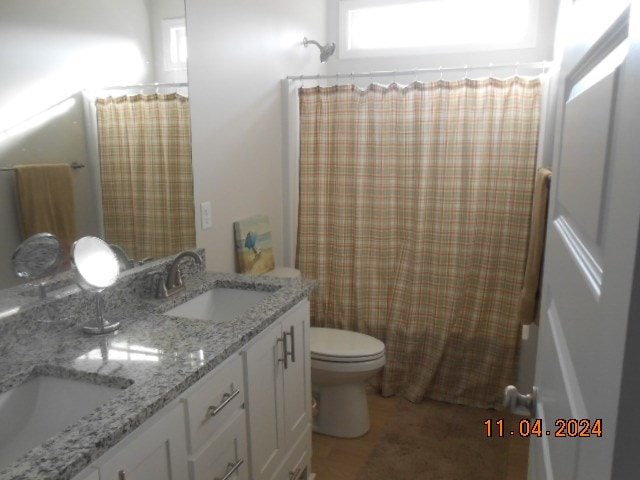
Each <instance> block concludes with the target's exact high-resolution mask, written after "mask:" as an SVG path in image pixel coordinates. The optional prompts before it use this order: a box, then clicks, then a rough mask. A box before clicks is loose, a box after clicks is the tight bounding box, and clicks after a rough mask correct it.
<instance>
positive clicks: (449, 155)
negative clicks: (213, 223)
mask: <svg viewBox="0 0 640 480" xmlns="http://www.w3.org/2000/svg"><path fill="white" fill-rule="evenodd" d="M299 94H300V131H301V133H300V205H299V226H298V244H297V245H298V246H297V264H298V267H299V268H300V269H301V270H302V272H303V275H304V276H305V277H309V278H315V279H317V280H318V281H319V288H318V289H317V291H316V292H315V293H314V295H313V297H312V322H313V324H314V325H316V326H326V327H336V328H343V329H350V330H357V331H360V332H363V333H366V334H370V335H373V336H374V337H377V338H379V339H380V340H382V341H384V343H385V345H386V355H387V365H386V367H385V368H384V370H383V372H382V375H381V380H380V381H381V384H380V387H381V391H382V394H383V395H392V394H399V395H403V396H404V397H406V398H408V399H409V400H412V401H420V400H422V399H423V398H432V399H436V400H443V401H449V402H454V403H462V404H467V405H473V406H482V407H499V406H500V405H501V402H502V391H503V389H504V387H505V386H506V385H507V384H509V383H514V380H515V376H516V372H517V362H518V355H519V333H520V323H519V321H518V319H517V318H516V307H517V302H518V295H519V291H520V289H521V287H522V282H523V276H524V268H525V262H526V255H527V242H528V234H529V222H530V212H531V205H532V194H533V184H534V176H535V167H536V154H537V140H538V126H539V105H540V96H541V88H540V81H539V80H538V79H533V80H527V79H523V78H521V77H514V78H510V79H505V80H500V79H494V78H491V79H483V80H470V79H465V80H460V81H455V82H444V81H439V82H434V83H427V84H423V83H413V84H411V85H409V86H408V87H405V88H401V87H399V86H397V85H395V84H392V85H390V86H389V87H383V86H379V85H371V86H369V88H368V89H367V90H361V89H359V88H357V87H355V86H353V85H340V86H334V87H326V88H320V87H315V88H302V89H300V92H299Z"/></svg>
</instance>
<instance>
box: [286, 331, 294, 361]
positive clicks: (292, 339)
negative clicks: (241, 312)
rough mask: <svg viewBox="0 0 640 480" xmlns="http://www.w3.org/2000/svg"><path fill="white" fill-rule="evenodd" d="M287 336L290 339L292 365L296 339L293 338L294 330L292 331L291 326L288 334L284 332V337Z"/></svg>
mask: <svg viewBox="0 0 640 480" xmlns="http://www.w3.org/2000/svg"><path fill="white" fill-rule="evenodd" d="M286 335H289V336H290V337H291V353H290V355H291V361H292V362H293V363H296V337H295V330H294V329H293V325H291V328H289V332H288V333H287V332H285V336H286Z"/></svg>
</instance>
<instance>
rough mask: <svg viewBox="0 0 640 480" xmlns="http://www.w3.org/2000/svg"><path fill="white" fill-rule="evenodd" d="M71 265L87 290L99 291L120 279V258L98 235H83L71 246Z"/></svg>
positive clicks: (80, 282)
mask: <svg viewBox="0 0 640 480" xmlns="http://www.w3.org/2000/svg"><path fill="white" fill-rule="evenodd" d="M71 265H72V266H73V269H74V271H75V272H76V280H77V281H78V283H79V284H80V286H81V287H82V288H84V289H85V290H91V291H94V292H99V291H101V290H104V289H105V288H107V287H110V286H111V285H113V284H114V283H115V282H116V280H117V279H118V273H119V271H120V268H119V266H118V259H117V258H116V255H115V254H114V253H113V250H111V247H109V244H108V243H106V242H105V241H104V240H101V239H99V238H97V237H82V238H81V239H80V240H77V241H76V242H75V243H74V244H73V246H72V247H71Z"/></svg>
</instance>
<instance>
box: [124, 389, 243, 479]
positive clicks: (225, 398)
mask: <svg viewBox="0 0 640 480" xmlns="http://www.w3.org/2000/svg"><path fill="white" fill-rule="evenodd" d="M231 388H233V387H231ZM239 393H240V389H239V388H238V389H236V390H234V391H233V392H231V393H225V394H224V395H222V403H221V404H220V405H218V406H215V405H211V406H210V407H209V408H208V409H207V414H206V415H205V417H204V420H203V421H202V422H203V423H204V422H206V421H207V420H209V419H210V418H211V417H213V416H214V415H217V414H218V413H219V412H220V410H222V409H223V408H224V407H226V406H227V404H228V403H229V402H230V401H231V400H233V399H234V398H236V397H237V396H238V394H239ZM118 480H121V479H118Z"/></svg>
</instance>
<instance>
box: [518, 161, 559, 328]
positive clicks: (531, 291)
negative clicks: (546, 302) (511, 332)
mask: <svg viewBox="0 0 640 480" xmlns="http://www.w3.org/2000/svg"><path fill="white" fill-rule="evenodd" d="M550 182H551V170H549V169H548V168H540V169H539V170H538V171H537V173H536V179H535V185H534V188H533V207H532V209H531V227H530V231H529V251H528V253H527V265H526V267H525V273H524V284H523V286H522V290H521V291H520V299H519V301H518V318H519V319H520V321H521V322H522V324H523V325H529V324H531V323H538V317H539V312H538V307H539V305H538V303H539V300H540V298H539V297H540V292H539V290H540V280H541V275H540V274H541V271H542V260H543V255H544V240H545V236H546V232H547V207H548V203H549V184H550Z"/></svg>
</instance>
